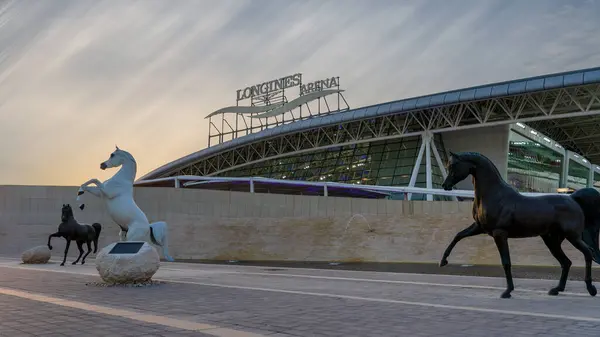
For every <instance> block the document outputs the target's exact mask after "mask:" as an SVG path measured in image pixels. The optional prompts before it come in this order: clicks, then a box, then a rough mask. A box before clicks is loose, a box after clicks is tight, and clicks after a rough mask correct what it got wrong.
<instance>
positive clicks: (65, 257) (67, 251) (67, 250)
mask: <svg viewBox="0 0 600 337" xmlns="http://www.w3.org/2000/svg"><path fill="white" fill-rule="evenodd" d="M66 240H67V245H66V247H65V256H64V257H63V262H62V263H61V264H60V265H61V266H64V265H65V261H67V254H68V253H69V246H71V240H69V239H66Z"/></svg>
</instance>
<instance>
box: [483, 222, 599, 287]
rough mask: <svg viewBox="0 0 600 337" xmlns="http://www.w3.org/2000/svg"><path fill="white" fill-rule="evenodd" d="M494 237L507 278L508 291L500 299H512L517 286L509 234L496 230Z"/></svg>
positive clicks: (493, 233)
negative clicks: (509, 247)
mask: <svg viewBox="0 0 600 337" xmlns="http://www.w3.org/2000/svg"><path fill="white" fill-rule="evenodd" d="M492 236H493V237H494V242H495V243H496V247H498V252H499V253H500V260H501V261H502V267H503V268H504V275H505V276H506V290H505V291H504V292H503V293H502V295H500V297H501V298H510V293H511V292H512V291H513V290H515V285H514V283H513V278H512V271H511V264H510V251H509V250H508V233H507V232H506V231H505V230H503V229H496V230H494V231H493V232H492ZM590 256H591V254H590Z"/></svg>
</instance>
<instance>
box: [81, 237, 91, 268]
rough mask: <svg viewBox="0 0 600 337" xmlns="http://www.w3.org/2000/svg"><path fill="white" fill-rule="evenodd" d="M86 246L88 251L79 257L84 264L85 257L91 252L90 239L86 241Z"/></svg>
mask: <svg viewBox="0 0 600 337" xmlns="http://www.w3.org/2000/svg"><path fill="white" fill-rule="evenodd" d="M87 248H88V251H87V253H85V255H84V256H83V259H81V264H84V263H85V258H86V257H87V256H88V255H90V253H91V252H92V241H88V242H87Z"/></svg>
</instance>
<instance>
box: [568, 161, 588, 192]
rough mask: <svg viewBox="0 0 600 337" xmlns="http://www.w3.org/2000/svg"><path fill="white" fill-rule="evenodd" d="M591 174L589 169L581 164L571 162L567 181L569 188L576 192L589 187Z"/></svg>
mask: <svg viewBox="0 0 600 337" xmlns="http://www.w3.org/2000/svg"><path fill="white" fill-rule="evenodd" d="M589 174H590V170H589V168H587V167H585V166H583V165H581V164H579V163H578V162H575V161H573V160H569V176H568V180H567V187H570V188H572V189H575V190H577V189H580V188H584V187H587V182H588V179H589Z"/></svg>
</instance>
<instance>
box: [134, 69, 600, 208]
mask: <svg viewBox="0 0 600 337" xmlns="http://www.w3.org/2000/svg"><path fill="white" fill-rule="evenodd" d="M296 90H298V95H297V97H296V98H293V99H290V97H291V96H292V95H293V91H296ZM236 101H237V103H236V105H235V106H229V107H225V108H222V109H219V110H217V111H215V112H213V113H210V114H208V115H207V117H206V118H207V119H208V123H209V125H210V130H209V136H208V144H209V146H208V148H206V149H203V150H200V151H198V152H195V153H192V154H189V155H187V156H185V157H182V158H180V159H177V160H174V161H172V162H170V163H167V164H165V165H163V166H161V167H159V168H157V169H155V170H153V171H151V172H150V173H148V174H146V175H144V176H143V177H141V178H140V179H139V180H138V181H137V182H136V186H162V187H165V186H170V187H186V188H210V189H229V190H245V191H251V192H270V193H303V194H304V193H306V194H323V193H324V194H325V195H328V193H329V195H348V196H356V197H371V198H373V197H387V198H405V197H407V195H406V194H405V193H394V191H395V190H394V189H393V188H389V187H409V188H418V187H420V188H424V191H428V192H430V193H431V194H429V193H412V194H409V195H408V197H409V198H411V199H413V200H414V199H426V200H438V199H440V200H443V199H445V198H448V196H447V195H448V194H446V196H444V193H433V192H432V190H436V189H441V183H442V181H443V178H444V177H445V174H446V173H445V167H444V163H445V162H446V160H447V158H448V153H449V151H454V152H460V151H476V152H480V153H482V154H484V155H486V156H487V157H488V158H490V159H491V160H492V161H493V162H494V163H495V164H496V165H497V167H498V169H499V171H500V172H501V174H502V175H503V176H504V178H505V179H506V180H507V181H508V182H509V183H510V184H512V185H513V186H514V187H516V188H517V189H518V190H519V191H522V192H538V193H557V192H565V191H568V190H573V189H578V188H581V187H585V186H595V187H596V188H600V166H599V165H597V164H600V116H599V114H600V68H591V69H583V70H576V71H570V72H565V73H556V74H550V75H543V76H537V77H531V78H524V79H517V80H512V81H507V82H501V83H493V84H485V85H481V86H476V87H471V88H465V89H459V90H452V91H448V92H442V93H437V94H432V95H426V96H420V97H414V98H407V99H401V100H398V101H393V102H385V103H380V104H376V105H371V106H365V107H360V108H350V106H349V105H348V102H347V101H346V97H345V96H344V90H342V89H341V88H340V79H339V77H330V78H327V79H324V80H319V81H314V82H309V83H305V82H304V81H303V76H302V74H294V75H290V76H286V77H283V78H280V79H276V80H273V81H268V82H264V83H260V84H257V85H253V86H249V87H247V88H244V89H240V90H238V91H237V98H236ZM248 181H250V184H248ZM323 186H325V188H324V189H323V188H322V187H323ZM353 186H356V188H353ZM359 186H360V188H358V187H359ZM457 188H458V189H460V190H469V189H471V190H472V184H471V182H470V181H468V180H466V181H463V182H461V183H460V184H459V185H458V186H457ZM336 193H337V194H336Z"/></svg>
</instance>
